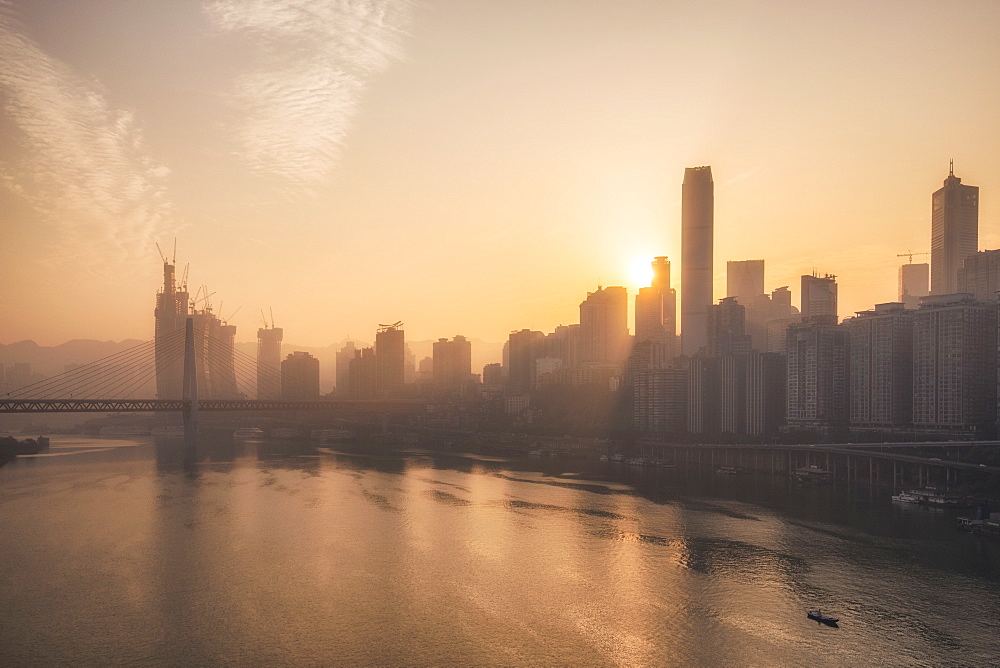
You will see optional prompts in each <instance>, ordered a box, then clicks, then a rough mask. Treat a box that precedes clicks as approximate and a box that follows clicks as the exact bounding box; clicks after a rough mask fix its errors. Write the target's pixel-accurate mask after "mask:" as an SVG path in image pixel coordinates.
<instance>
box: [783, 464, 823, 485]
mask: <svg viewBox="0 0 1000 668" xmlns="http://www.w3.org/2000/svg"><path fill="white" fill-rule="evenodd" d="M792 477H793V478H795V479H796V480H798V481H799V482H829V481H830V480H831V479H832V478H833V473H832V472H831V471H828V470H827V469H821V468H820V467H818V466H816V465H815V464H810V465H809V466H803V467H801V468H797V469H795V470H794V471H792Z"/></svg>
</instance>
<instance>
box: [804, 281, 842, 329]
mask: <svg viewBox="0 0 1000 668" xmlns="http://www.w3.org/2000/svg"><path fill="white" fill-rule="evenodd" d="M800 311H801V314H802V319H803V320H805V319H806V318H812V317H815V316H817V315H832V316H833V317H834V318H836V317H837V277H836V276H834V275H832V274H826V275H824V276H818V275H817V274H815V273H814V274H812V275H811V276H809V275H806V276H803V277H802V302H801V307H800Z"/></svg>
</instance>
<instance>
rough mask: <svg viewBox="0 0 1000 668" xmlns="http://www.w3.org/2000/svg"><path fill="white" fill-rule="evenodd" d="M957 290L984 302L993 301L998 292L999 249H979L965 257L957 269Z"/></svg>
mask: <svg viewBox="0 0 1000 668" xmlns="http://www.w3.org/2000/svg"><path fill="white" fill-rule="evenodd" d="M958 291H959V292H965V293H968V294H970V295H973V296H974V297H975V298H976V299H978V300H980V301H984V302H995V301H996V300H997V297H998V296H1000V295H998V294H997V293H998V292H1000V250H988V251H980V252H978V253H976V254H974V255H970V256H969V257H967V258H965V262H964V263H963V264H962V267H961V268H960V269H959V270H958Z"/></svg>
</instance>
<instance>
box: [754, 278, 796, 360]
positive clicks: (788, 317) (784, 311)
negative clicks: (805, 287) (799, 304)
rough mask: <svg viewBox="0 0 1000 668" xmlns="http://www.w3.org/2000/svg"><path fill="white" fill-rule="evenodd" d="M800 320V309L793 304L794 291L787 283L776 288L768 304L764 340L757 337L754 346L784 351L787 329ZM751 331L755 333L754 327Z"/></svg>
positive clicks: (775, 351) (773, 351)
mask: <svg viewBox="0 0 1000 668" xmlns="http://www.w3.org/2000/svg"><path fill="white" fill-rule="evenodd" d="M800 320H801V317H800V316H799V310H798V309H797V308H795V307H794V306H792V291H791V290H789V289H788V286H787V285H783V286H781V287H780V288H775V289H774V290H772V291H771V297H770V299H769V300H768V304H767V320H766V321H765V326H764V329H765V333H764V336H763V339H764V340H763V342H761V341H760V339H759V338H755V339H754V348H756V349H758V350H766V351H767V352H769V353H784V352H785V343H786V340H785V330H786V329H787V328H788V326H789V325H791V324H794V323H796V322H799V321H800ZM749 333H750V334H751V336H754V335H755V332H754V331H753V330H752V329H751V331H750V332H749ZM757 336H759V335H757Z"/></svg>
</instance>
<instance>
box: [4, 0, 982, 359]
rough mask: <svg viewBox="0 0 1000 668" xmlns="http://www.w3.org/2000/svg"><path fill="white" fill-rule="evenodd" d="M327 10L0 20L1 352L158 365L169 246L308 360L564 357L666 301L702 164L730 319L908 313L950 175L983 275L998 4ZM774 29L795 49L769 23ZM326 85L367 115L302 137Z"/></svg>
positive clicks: (120, 12)
mask: <svg viewBox="0 0 1000 668" xmlns="http://www.w3.org/2000/svg"><path fill="white" fill-rule="evenodd" d="M320 6H321V5H320V4H317V5H316V7H320ZM311 7H313V4H312V3H310V2H306V1H305V0H303V1H301V2H296V3H292V2H289V3H270V5H267V6H265V5H261V4H253V3H249V4H246V5H238V4H236V3H228V2H206V3H202V4H193V5H192V6H189V7H183V8H181V7H176V6H173V5H170V6H161V5H157V4H156V3H131V4H130V3H106V4H104V5H101V6H100V7H99V8H98V7H95V6H85V5H78V4H75V3H46V5H45V6H35V5H32V4H31V3H20V2H9V3H4V4H3V5H2V6H0V37H2V38H3V39H2V43H0V44H2V49H3V51H2V53H3V56H4V60H5V62H7V63H10V64H11V67H10V68H9V69H8V71H7V72H6V73H5V74H0V92H2V94H3V99H4V100H5V104H4V111H3V114H2V117H0V123H2V127H4V128H5V129H6V130H9V131H5V132H3V133H2V137H3V139H0V149H2V154H3V155H4V156H5V157H4V159H3V162H2V164H0V170H2V173H0V175H2V177H3V178H2V181H3V184H4V186H5V187H3V188H2V189H0V216H2V219H3V223H4V224H3V228H4V236H5V239H4V244H3V248H4V253H3V262H2V264H0V280H2V281H3V283H4V285H5V286H7V289H5V291H4V294H3V296H2V297H0V310H2V312H3V313H4V317H3V322H2V323H0V342H3V343H12V342H15V341H20V340H23V339H33V340H35V341H37V342H39V343H40V344H43V345H52V344H56V343H60V342H62V341H66V340H69V339H75V338H94V339H105V340H106V339H126V338H138V339H149V338H152V335H153V318H152V304H151V302H150V296H149V295H150V289H151V288H152V286H155V285H158V284H159V282H160V280H159V274H160V272H161V266H160V264H159V262H158V261H157V255H156V250H155V247H154V243H155V242H159V243H160V244H161V246H162V245H165V244H170V243H171V242H172V240H173V238H175V237H176V238H177V239H178V240H179V251H178V264H179V265H184V264H187V263H188V262H190V264H191V284H192V288H193V287H195V286H201V285H208V286H209V288H210V290H212V291H215V292H217V297H216V298H215V299H216V300H224V302H225V303H226V305H227V308H226V309H225V311H226V313H225V314H223V315H227V314H228V313H229V312H230V311H232V310H235V309H236V308H237V307H242V311H241V312H240V313H239V314H238V315H237V316H235V317H234V318H233V320H232V322H231V323H230V324H234V325H236V327H237V328H238V330H237V331H238V333H237V335H236V336H237V339H238V340H240V341H251V340H253V338H254V332H255V330H256V329H258V328H259V327H260V325H261V322H260V320H259V319H258V318H256V317H255V315H254V314H256V313H257V312H258V310H259V309H260V308H261V307H264V308H267V307H268V306H271V307H273V308H274V310H275V315H276V321H277V324H278V325H279V326H280V327H282V328H283V329H284V331H285V337H286V339H287V340H289V341H294V342H296V343H300V344H310V345H319V344H326V343H329V342H332V341H337V340H341V339H343V338H345V337H347V336H351V335H353V336H359V335H361V338H365V339H368V338H370V336H371V335H370V333H369V332H370V330H371V329H372V326H373V324H374V323H378V322H385V321H390V322H391V321H393V320H397V319H398V320H403V321H405V322H407V324H408V330H407V335H408V337H409V338H413V339H414V340H436V339H437V338H439V337H440V336H442V335H448V336H453V335H454V334H463V335H465V336H468V337H469V338H479V339H484V340H488V341H502V340H504V339H506V337H507V334H508V333H509V332H510V331H511V330H519V329H523V328H529V329H532V330H540V331H552V330H554V329H555V327H556V326H557V325H559V324H566V325H568V324H572V323H575V322H577V321H578V315H577V313H576V310H577V305H578V304H579V303H580V301H581V299H583V297H584V296H585V295H586V294H587V292H588V291H592V290H593V289H594V288H595V287H596V286H598V285H606V286H607V285H623V286H625V287H626V288H628V291H629V298H630V299H631V298H632V297H634V296H635V295H636V293H637V291H638V288H639V287H642V286H646V285H648V280H645V279H644V278H643V275H642V272H641V271H639V272H636V271H635V270H634V267H636V266H637V265H638V266H645V267H648V266H649V262H650V260H652V258H653V257H655V256H667V257H669V258H670V260H671V262H673V263H675V264H674V267H673V274H674V277H675V281H674V283H673V285H674V287H680V286H679V281H677V280H676V279H677V278H679V277H680V276H681V275H682V273H683V271H684V267H683V263H682V261H681V259H682V257H681V256H682V253H681V248H680V232H681V220H680V218H681V216H680V213H681V212H680V199H681V181H682V176H683V171H684V169H685V168H686V167H690V166H692V165H711V166H712V168H713V174H714V177H715V180H716V183H715V217H714V226H715V249H714V254H713V255H714V266H715V271H714V274H713V279H714V281H713V282H714V298H715V300H716V301H717V300H718V299H720V298H721V297H723V296H725V294H726V273H725V262H727V261H741V260H745V259H748V258H761V259H764V260H766V262H767V265H766V266H767V274H766V275H765V289H766V290H767V291H770V290H772V289H774V288H776V287H779V286H782V285H788V286H790V287H791V288H792V291H793V293H794V294H793V303H798V301H799V298H800V296H801V295H800V294H798V285H799V277H800V276H801V275H804V274H809V273H811V272H812V271H813V270H814V269H815V270H817V271H821V272H824V273H827V272H828V273H831V274H836V275H837V276H838V286H839V295H838V298H839V313H840V315H841V316H842V317H843V316H845V315H849V314H851V313H853V312H854V311H857V310H867V309H870V308H872V306H873V305H874V304H876V303H884V302H889V301H894V300H895V298H896V290H897V271H898V267H899V265H900V264H902V261H901V259H900V258H898V257H896V255H897V254H898V253H903V252H904V251H907V250H913V251H915V252H920V251H929V250H930V243H931V240H930V237H931V202H930V200H931V193H932V192H933V191H935V190H936V189H937V188H939V187H940V183H941V181H942V179H944V178H945V177H946V176H947V174H948V169H947V166H948V160H950V159H952V158H953V159H954V160H955V163H956V164H955V174H956V176H959V177H961V178H962V182H963V183H967V184H972V185H975V186H979V187H980V188H981V191H982V201H981V203H980V206H979V248H980V249H992V248H997V247H1000V230H998V228H1000V225H998V223H1000V208H998V206H997V204H996V197H995V196H993V194H992V193H995V192H996V190H997V184H1000V163H998V162H997V161H996V158H995V151H991V150H987V149H986V148H984V147H989V146H996V145H998V144H1000V130H998V129H996V127H995V125H996V124H995V123H992V122H991V113H992V110H993V109H995V108H997V106H998V103H1000V93H998V92H997V91H996V90H995V89H994V88H991V87H983V86H982V85H981V82H982V81H989V80H991V79H996V78H997V76H998V68H1000V66H998V65H997V64H996V63H998V62H1000V46H998V45H997V44H996V41H995V40H993V39H991V38H990V35H991V30H990V27H991V26H996V25H997V24H998V21H1000V8H997V7H996V5H994V4H992V3H972V4H971V5H970V6H969V7H967V8H966V9H965V10H963V12H962V13H961V14H959V13H956V12H950V11H946V9H945V8H939V7H937V6H936V5H934V4H932V3H916V4H913V5H908V10H907V12H906V14H905V15H903V14H899V15H897V14H898V12H895V11H893V9H892V8H872V7H865V8H863V7H861V6H860V5H859V6H848V7H846V8H840V9H839V10H838V13H833V10H832V9H831V10H829V12H828V11H827V10H823V9H820V8H815V7H810V8H805V7H798V8H796V9H795V10H792V9H791V8H789V7H787V6H785V5H784V4H782V3H772V4H769V5H767V6H766V8H765V11H762V12H759V13H758V12H751V11H750V10H748V9H745V8H740V7H739V6H738V5H737V4H732V3H720V4H719V5H717V6H716V5H713V6H711V7H705V8H697V9H694V8H686V9H681V8H678V7H673V6H669V5H664V4H660V3H630V4H628V5H626V6H623V7H616V8H611V7H610V6H609V5H603V4H601V3H593V4H589V5H585V6H581V7H577V8H574V11H572V12H571V11H569V9H568V8H565V7H563V8H561V9H560V7H559V6H550V7H544V8H543V7H537V6H534V5H532V4H529V3H523V4H522V3H511V4H509V5H507V4H506V3H505V5H503V6H499V7H498V6H493V5H491V6H490V9H489V11H486V8H487V5H485V4H480V3H447V2H439V3H422V4H420V5H414V6H407V7H408V9H407V8H404V6H403V5H400V4H396V3H391V2H386V3H374V4H372V5H366V7H369V8H370V9H371V11H370V12H368V13H365V12H361V11H360V10H359V11H358V12H357V13H355V14H351V13H350V12H346V10H343V11H342V13H340V14H337V13H334V14H329V13H326V14H324V13H322V12H320V13H318V14H315V15H314V18H313V19H311V20H313V21H314V23H309V20H307V19H306V18H305V17H306V16H307V15H308V12H305V11H302V12H299V11H297V10H302V9H309V8H311ZM358 7H362V6H361V5H358ZM282 10H288V11H287V12H286V13H284V14H282ZM292 10H296V11H292ZM323 11H328V10H323ZM329 11H333V10H329ZM781 12H791V13H790V14H787V18H788V20H792V19H794V20H796V21H797V22H798V24H797V25H799V26H801V28H802V29H801V30H799V31H798V32H788V33H781V25H777V26H770V25H768V24H769V21H768V18H769V16H785V15H783V14H782V13H781ZM727 13H728V14H730V15H734V16H735V18H736V19H737V21H738V23H735V24H734V23H733V22H732V21H729V22H727V21H725V20H724V17H725V16H726V15H727ZM524 16H528V17H530V19H531V20H530V21H522V20H520V19H522V18H523V17H524ZM317 17H318V18H317ZM609 19H613V20H612V21H609ZM681 19H683V20H681ZM779 23H780V22H779ZM679 25H684V26H686V28H685V29H681V28H680V27H678V26H679ZM889 25H891V29H890V28H888V26H889ZM819 26H822V27H823V29H824V30H825V31H827V32H825V33H824V34H823V35H822V36H819V35H817V34H813V32H811V31H815V30H818V28H819ZM350 30H355V34H359V35H361V36H362V37H363V39H362V40H360V41H359V42H358V43H351V44H350V45H349V47H350V48H348V46H345V45H344V44H343V43H342V42H343V40H342V39H338V37H342V36H343V35H344V34H348V33H349V31H350ZM810 35H812V36H811V37H810ZM941 35H944V36H948V35H951V36H952V37H956V36H957V35H962V39H961V40H958V39H957V38H956V39H946V40H943V41H945V42H947V47H944V46H942V47H941V48H940V49H939V50H937V49H932V48H929V47H928V46H927V45H928V44H931V43H932V42H934V43H941V41H942V40H938V39H934V38H935V37H938V36H941ZM769 36H772V37H774V38H775V39H774V40H773V41H775V42H776V45H775V46H768V47H765V46H763V45H762V44H764V43H767V42H768V41H769V39H768V37H769ZM249 38H254V39H258V38H259V39H260V41H262V42H264V43H266V44H267V45H268V49H259V48H257V47H255V46H253V45H252V44H251V43H250V39H249ZM699 40H707V43H708V44H710V45H711V44H714V45H716V46H718V45H722V44H727V43H731V44H732V46H731V49H732V50H726V49H720V50H717V51H718V52H717V53H713V52H711V50H710V49H709V50H704V51H697V50H696V49H695V46H696V45H698V44H700V42H699ZM592 42H596V44H593V43H592ZM331 44H333V45H334V46H331ZM338 44H339V45H340V46H339V47H337V46H336V45H338ZM846 44H850V45H851V46H850V48H848V47H846V46H845V45H846ZM292 46H297V47H301V48H300V50H299V51H298V52H296V53H300V54H305V55H302V56H301V58H302V59H304V60H302V59H300V60H296V59H295V57H293V52H292V51H291V47H292ZM737 47H743V50H742V51H741V52H740V51H739V50H738V48H737ZM609 53H610V54H613V55H612V56H611V57H610V58H609V57H608V54H609ZM737 53H739V55H740V57H739V58H738V57H737V56H736V54H737ZM456 54H459V56H458V57H456ZM788 55H791V56H794V57H793V58H788V57H787V56H788ZM689 56H690V58H688V57H689ZM831 57H832V58H831ZM323 58H326V60H325V61H323V62H327V63H333V65H330V67H331V68H332V69H331V70H330V71H329V72H325V73H326V74H330V75H331V77H330V78H328V79H324V80H328V81H336V80H337V76H342V75H347V74H350V75H354V76H353V79H352V81H356V82H357V87H356V88H350V89H345V90H341V89H337V88H336V86H333V87H331V88H328V89H325V88H323V87H322V86H321V87H319V88H318V89H317V91H316V92H317V95H316V99H314V98H309V100H308V104H307V105H306V108H305V111H303V109H301V108H298V109H297V110H296V108H295V107H294V105H290V103H289V100H291V99H295V94H296V92H300V91H302V90H307V89H310V86H311V82H313V81H314V80H313V79H310V78H309V77H310V75H314V76H321V75H323V74H324V71H322V70H317V69H316V68H317V67H319V65H318V64H317V63H318V62H319V60H322V59H323ZM683 61H686V62H688V67H689V69H688V70H686V71H681V70H678V68H677V66H676V63H677V62H683ZM777 63H782V65H783V68H778V69H776V68H775V64H777ZM955 63H958V64H959V67H955ZM873 65H874V66H873ZM810 68H812V69H810ZM282 73H283V74H286V75H288V76H286V82H285V85H283V86H278V87H277V89H275V88H274V87H273V86H272V87H269V86H270V85H271V84H274V82H275V81H277V79H276V77H278V75H279V74H282ZM806 73H809V74H810V76H809V77H805V78H804V77H803V75H804V74H806ZM944 73H947V74H948V76H947V77H944V76H943V75H944ZM936 74H937V75H940V76H935V75H936ZM291 75H294V76H291ZM333 75H337V76H333ZM937 79H940V80H939V81H938V82H937V84H936V85H935V86H933V87H929V86H926V83H925V82H926V81H929V80H937ZM254 86H257V87H258V89H260V90H269V91H271V92H273V93H274V95H273V96H271V97H268V96H261V97H259V98H257V99H256V103H254V104H251V102H250V99H251V98H250V97H249V96H248V93H249V92H252V91H253V90H257V89H255V88H254ZM297 87H298V88H297ZM931 89H933V90H931ZM966 90H976V91H977V96H976V102H975V103H974V104H966V106H964V107H956V105H955V103H954V100H959V99H961V100H966V99H968V95H967V94H966V92H965V91H966ZM324 91H325V93H324ZM338 91H339V92H338ZM596 91H600V93H597V92H596ZM750 91H753V93H754V94H753V95H750V97H747V96H748V94H749V93H750ZM324 94H325V95H326V96H325V97H324ZM338 95H339V97H338ZM182 100H183V101H184V102H185V104H181V101H182ZM511 100H516V101H517V103H516V104H512V103H511ZM830 101H836V102H838V103H837V104H832V103H830ZM569 104H572V107H570V106H569ZM914 109H916V110H919V111H914ZM734 110H736V111H734ZM302 113H304V114H306V115H305V116H296V114H302ZM954 114H959V115H960V116H961V119H962V123H958V124H956V123H950V122H949V121H950V120H951V119H952V118H953V115H954ZM677 127H681V128H684V131H683V132H680V131H678V130H677V129H676V128H677ZM289 128H293V129H294V131H295V132H296V133H298V134H291V135H290V134H288V133H289V132H290V130H289ZM751 129H752V131H751ZM220 130H221V131H220ZM283 133H284V134H283ZM289 138H291V139H289ZM282 139H286V140H289V141H291V140H295V141H291V143H289V141H285V142H283V141H282ZM806 166H808V168H806ZM776 184H780V188H779V187H777V185H776ZM858 239H863V241H862V242H861V243H859V242H858ZM178 268H180V267H178ZM442 286H444V287H443V289H444V290H445V294H447V298H446V299H442V293H441V290H442ZM679 292H680V298H681V299H683V291H682V290H680V291H679ZM456 303H457V304H461V305H462V308H459V309H456V308H454V304H456ZM220 310H221V309H220ZM632 315H633V314H632V309H629V320H628V321H629V328H630V330H631V332H632V333H633V334H634V333H635V330H634V325H633V324H632ZM679 319H680V318H679ZM680 320H682V319H680ZM680 324H681V329H683V321H681V323H680Z"/></svg>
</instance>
